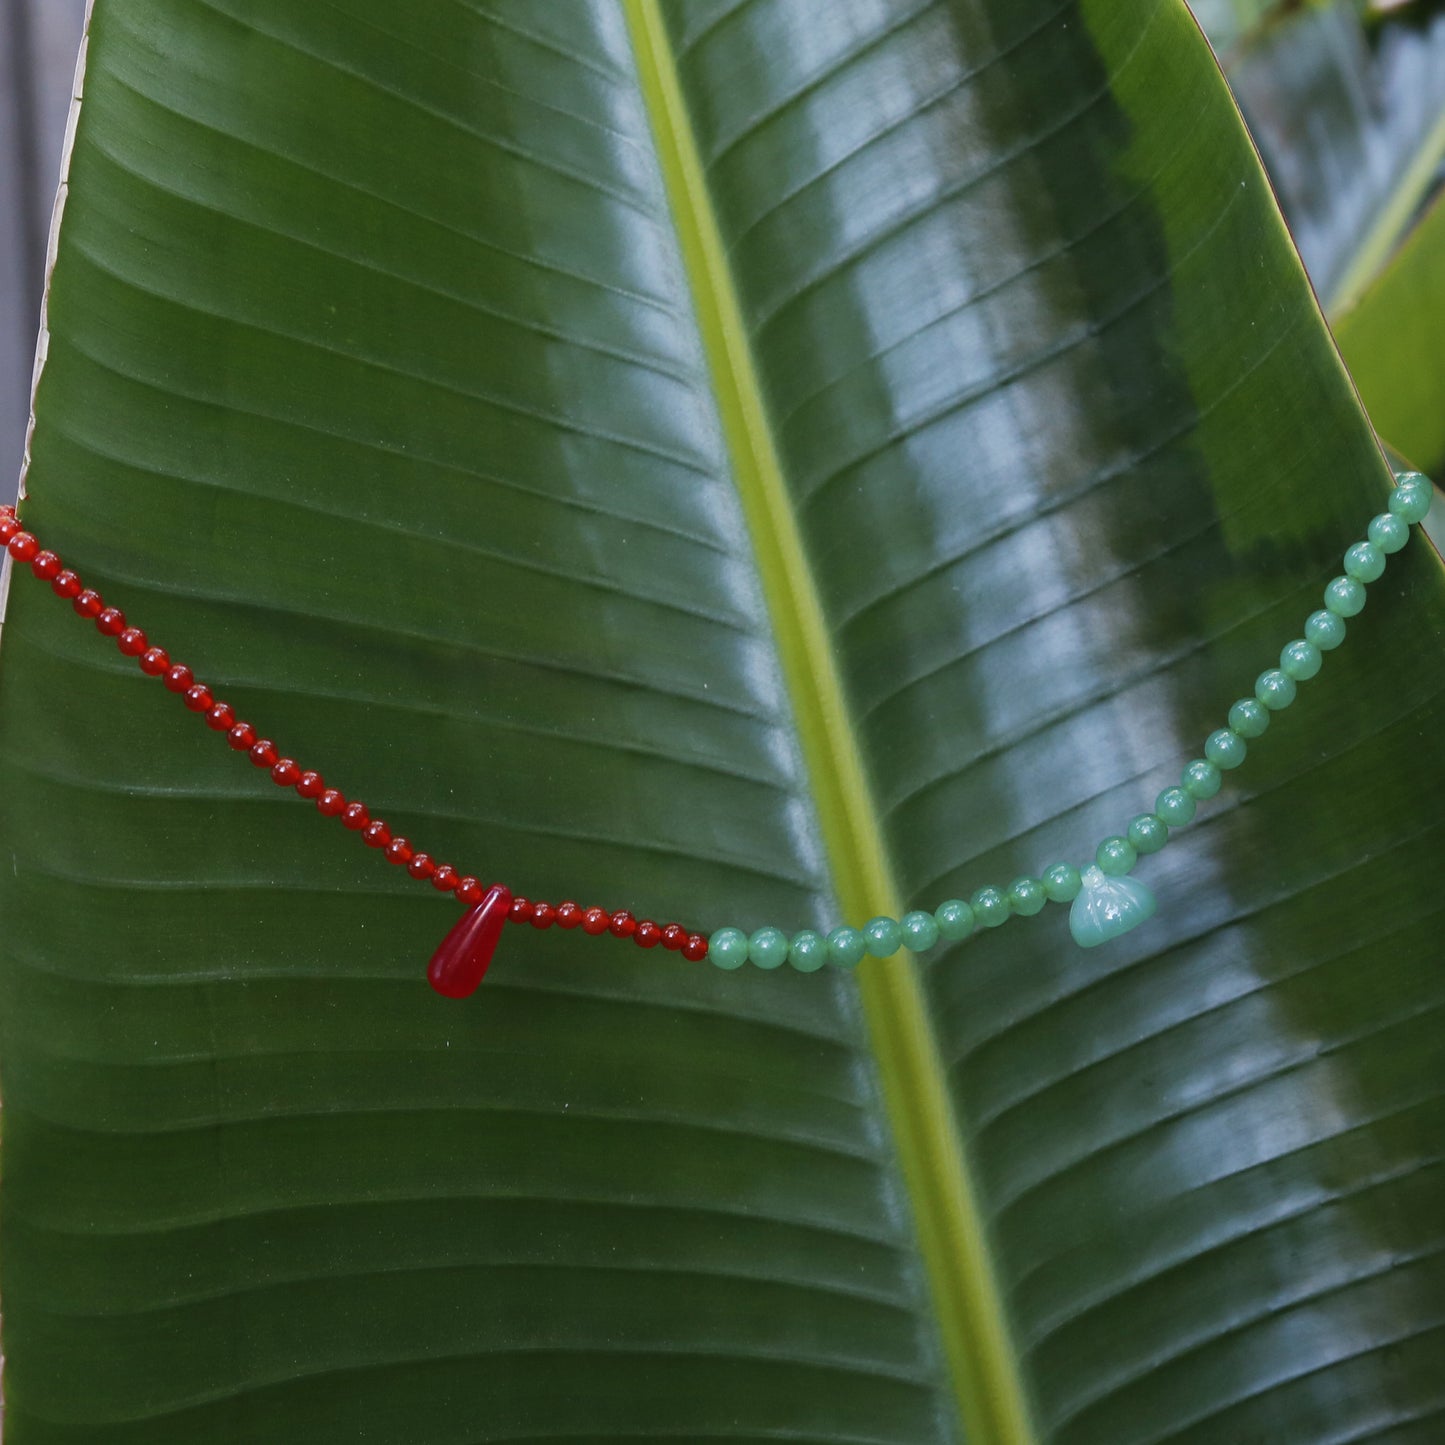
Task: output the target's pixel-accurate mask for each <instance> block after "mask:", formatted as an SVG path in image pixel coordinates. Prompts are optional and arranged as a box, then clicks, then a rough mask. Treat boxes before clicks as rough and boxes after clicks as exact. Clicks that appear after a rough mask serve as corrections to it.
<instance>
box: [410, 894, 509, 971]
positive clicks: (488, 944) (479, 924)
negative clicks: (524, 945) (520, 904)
mask: <svg viewBox="0 0 1445 1445" xmlns="http://www.w3.org/2000/svg"><path fill="white" fill-rule="evenodd" d="M511 907H512V892H511V889H509V888H506V887H504V886H503V885H502V884H500V883H494V884H493V885H492V886H491V887H490V888H489V889H487V893H486V897H485V898H483V899H482V901H481V902H480V903H478V904H477V906H476V907H475V908H472V909H469V910H468V911H467V912H466V913H464V914H462V916H461V917H460V918H459V919H458V920H457V922H456V924H455V925H454V926H453V928H452V931H451V932H450V933H449V934H447V936H446V937H445V938H444V939H442V942H441V947H440V948H438V949H437V951H436V952H435V953H434V954H432V959H431V963H430V965H429V966H428V967H427V971H426V977H427V982H428V983H429V984H431V986H432V987H433V988H434V989H436V991H437V992H438V993H439V994H444V995H445V996H446V997H447V998H466V996H467V995H468V994H470V993H474V992H475V991H476V987H477V985H478V984H479V983H481V981H482V975H483V974H485V973H486V971H487V965H488V964H489V963H491V961H492V954H494V953H495V952H496V950H497V940H498V939H499V938H500V937H501V936H502V925H503V924H504V923H505V922H506V921H507V914H508V912H509V911H510V910H511Z"/></svg>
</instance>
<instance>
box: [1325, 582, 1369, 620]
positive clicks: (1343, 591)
mask: <svg viewBox="0 0 1445 1445" xmlns="http://www.w3.org/2000/svg"><path fill="white" fill-rule="evenodd" d="M1364 606H1365V588H1364V585H1363V584H1362V583H1360V582H1356V581H1355V579H1354V578H1353V577H1336V578H1335V579H1334V581H1333V582H1331V583H1330V584H1329V585H1328V586H1327V587H1326V588H1325V607H1326V609H1327V610H1328V611H1330V612H1333V613H1334V614H1335V616H1336V617H1358V616H1359V615H1360V613H1361V612H1362V611H1363V610H1364Z"/></svg>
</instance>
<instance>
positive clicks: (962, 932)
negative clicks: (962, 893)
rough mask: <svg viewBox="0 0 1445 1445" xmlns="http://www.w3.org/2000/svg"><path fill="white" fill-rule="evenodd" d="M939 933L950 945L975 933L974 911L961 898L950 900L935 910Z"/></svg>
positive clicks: (934, 916) (934, 917) (934, 918)
mask: <svg viewBox="0 0 1445 1445" xmlns="http://www.w3.org/2000/svg"><path fill="white" fill-rule="evenodd" d="M933 921H934V922H935V923H936V924H937V925H938V931H939V933H941V934H942V935H943V937H944V938H946V939H947V940H948V942H950V943H957V942H958V941H959V939H961V938H967V937H968V935H969V934H970V933H972V932H973V909H971V908H970V907H969V906H968V904H966V903H965V902H964V901H963V899H961V898H950V899H948V900H947V901H946V902H944V903H940V904H939V905H938V907H937V908H935V909H934V910H933Z"/></svg>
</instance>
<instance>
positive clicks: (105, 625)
mask: <svg viewBox="0 0 1445 1445" xmlns="http://www.w3.org/2000/svg"><path fill="white" fill-rule="evenodd" d="M95 625H96V627H97V628H98V629H99V630H100V631H101V632H103V633H104V634H105V636H107V637H119V636H120V634H121V633H122V632H124V631H125V613H124V612H122V611H121V610H120V608H119V607H102V608H101V609H100V611H99V612H97V613H96V614H95Z"/></svg>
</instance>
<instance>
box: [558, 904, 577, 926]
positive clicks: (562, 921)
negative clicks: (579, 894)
mask: <svg viewBox="0 0 1445 1445" xmlns="http://www.w3.org/2000/svg"><path fill="white" fill-rule="evenodd" d="M581 922H582V910H581V909H580V908H579V907H578V906H577V905H576V904H575V903H572V902H570V901H569V902H567V903H559V904H558V905H557V927H558V928H576V927H577V925H578V924H579V923H581Z"/></svg>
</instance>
